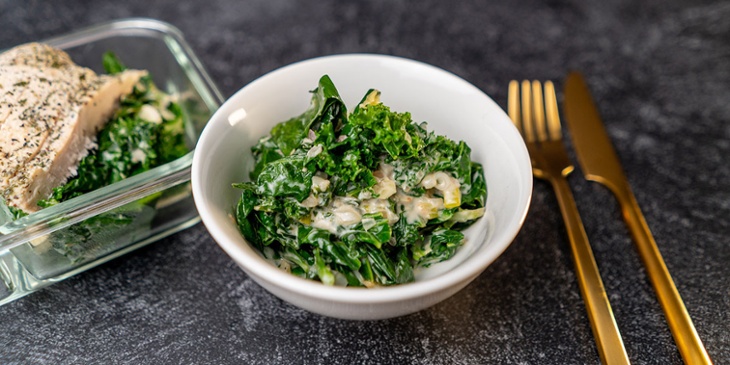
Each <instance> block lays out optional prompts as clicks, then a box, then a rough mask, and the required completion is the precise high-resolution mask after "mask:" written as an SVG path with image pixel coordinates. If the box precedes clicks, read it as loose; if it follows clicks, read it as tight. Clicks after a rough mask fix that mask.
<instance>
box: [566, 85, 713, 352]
mask: <svg viewBox="0 0 730 365" xmlns="http://www.w3.org/2000/svg"><path fill="white" fill-rule="evenodd" d="M564 95H565V100H564V102H563V110H564V114H565V120H566V122H567V124H568V129H569V130H570V134H571V139H572V140H573V146H574V148H575V151H576V154H577V156H578V162H579V163H580V166H581V169H582V170H583V174H584V176H585V178H586V179H588V180H591V181H595V182H598V183H600V184H603V185H605V186H606V187H607V188H608V189H609V190H611V191H612V192H613V194H614V195H615V196H616V199H617V200H618V202H619V204H620V206H621V212H622V215H623V218H624V221H625V222H626V224H627V226H628V228H629V231H630V232H631V235H632V237H633V239H634V242H635V244H636V248H637V251H638V252H639V256H640V257H641V260H642V262H643V263H644V267H645V268H646V271H647V276H648V277H649V279H650V281H651V283H652V285H653V287H654V290H655V291H656V295H657V298H658V299H659V302H660V304H661V305H662V309H663V310H664V315H665V317H666V319H667V323H668V324H669V329H670V331H671V332H672V336H673V337H674V341H675V342H676V343H677V348H678V349H679V352H680V354H681V355H682V358H683V360H684V362H685V364H712V360H710V357H709V355H708V354H707V350H705V347H704V345H703V344H702V340H701V339H700V337H699V335H698V334H697V330H696V329H695V327H694V324H693V323H692V319H691V318H690V316H689V313H688V312H687V308H686V307H685V305H684V302H683V301H682V298H681V296H680V295H679V292H678V291H677V287H676V286H675V285H674V281H673V280H672V277H671V276H670V274H669V270H668V269H667V266H666V264H665V263H664V259H663V258H662V256H661V253H660V252H659V249H658V247H657V245H656V242H655V241H654V237H653V235H652V234H651V231H650V230H649V226H648V225H647V224H646V220H645V219H644V215H643V214H642V213H641V209H640V208H639V204H638V203H637V201H636V197H634V194H633V192H632V191H631V187H630V186H629V183H628V180H627V179H626V176H625V175H624V172H623V169H622V167H621V163H620V161H619V159H618V155H617V154H616V150H614V148H613V144H612V143H611V139H610V137H609V136H608V133H607V132H606V129H605V127H604V125H603V122H602V121H601V117H600V115H599V113H598V108H596V105H595V103H594V102H593V98H592V97H591V94H590V91H589V90H588V85H586V82H585V81H584V79H583V76H582V75H581V74H580V73H577V72H572V73H570V74H569V75H568V77H567V79H566V81H565V91H564Z"/></svg>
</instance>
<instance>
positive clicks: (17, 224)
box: [0, 19, 223, 305]
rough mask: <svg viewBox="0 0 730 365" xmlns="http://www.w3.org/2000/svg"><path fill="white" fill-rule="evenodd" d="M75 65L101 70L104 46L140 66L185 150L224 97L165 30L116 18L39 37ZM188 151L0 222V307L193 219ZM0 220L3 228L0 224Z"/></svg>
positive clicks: (177, 37) (178, 38) (176, 36)
mask: <svg viewBox="0 0 730 365" xmlns="http://www.w3.org/2000/svg"><path fill="white" fill-rule="evenodd" d="M43 43H47V44H50V45H52V46H55V47H58V48H61V49H63V50H65V51H66V52H68V53H69V54H70V55H71V59H72V60H73V61H74V62H75V63H76V64H78V65H81V66H85V67H88V68H91V69H93V70H94V71H95V72H97V73H103V67H102V54H103V53H104V52H107V51H112V52H114V53H116V55H117V56H118V57H119V58H120V59H121V61H122V62H123V63H124V64H125V65H126V66H127V67H129V68H135V69H145V70H148V71H149V73H150V75H151V77H152V79H153V81H154V83H155V84H156V85H157V87H158V88H159V89H160V90H162V91H164V92H166V93H168V94H173V95H177V96H178V97H179V104H180V106H181V107H182V108H183V115H184V122H185V128H186V143H187V144H188V147H189V148H190V150H191V151H192V150H193V148H194V147H195V144H196V141H197V139H198V137H199V136H200V132H201V131H202V129H203V127H204V126H205V124H206V123H207V122H208V119H209V118H210V116H211V115H212V114H213V112H214V111H215V110H216V109H217V108H218V107H219V105H220V104H221V102H222V100H223V98H222V96H221V94H220V92H219V91H218V89H217V88H216V86H215V85H214V84H213V82H212V81H211V79H210V77H209V76H208V74H207V73H206V72H205V70H204V69H203V67H202V66H201V64H200V61H198V59H197V58H196V57H195V55H194V54H193V52H192V51H191V49H190V47H189V46H188V45H187V43H186V42H185V40H184V39H183V36H182V33H181V32H180V31H179V30H178V29H176V28H174V27H173V26H171V25H169V24H167V23H163V22H160V21H156V20H151V19H125V20H118V21H113V22H109V23H104V24H100V25H97V26H92V27H90V28H87V29H84V30H81V31H78V32H74V33H71V34H68V35H65V36H60V37H56V38H52V39H48V40H45V41H43ZM192 160H193V153H192V152H188V153H187V154H186V155H185V156H183V157H181V158H179V159H177V160H175V161H172V162H170V163H168V164H165V165H162V166H159V167H156V168H154V169H152V170H149V171H146V172H144V173H141V174H139V175H135V176H132V177H130V178H127V179H125V180H122V181H120V182H117V183H114V184H112V185H109V186H106V187H104V188H101V189H98V190H95V191H93V192H90V193H87V194H84V195H82V196H80V197H77V198H74V199H71V200H68V201H65V202H63V203H60V204H58V205H55V206H52V207H49V208H45V209H42V210H40V211H38V212H36V213H33V214H31V215H28V216H25V217H23V218H20V219H18V220H15V221H11V222H0V224H1V225H0V305H2V304H5V303H8V302H10V301H12V300H14V299H17V298H20V297H22V296H24V295H26V294H28V293H30V292H33V291H35V290H38V289H40V288H42V287H45V286H48V285H50V284H53V283H55V282H58V281H60V280H63V279H65V278H68V277H70V276H72V275H75V274H77V273H79V272H82V271H84V270H87V269H89V268H91V267H94V266H97V265H99V264H101V263H103V262H106V261H108V260H110V259H112V258H115V257H118V256H120V255H123V254H125V253H127V252H130V251H132V250H135V249H137V248H139V247H142V246H144V245H146V244H149V243H151V242H154V241H156V240H159V239H160V238H162V237H165V236H167V235H170V234H172V233H175V232H178V231H180V230H182V229H185V228H188V227H190V226H192V225H194V224H195V223H197V222H198V221H199V217H198V213H197V211H196V209H195V205H194V203H193V198H192V193H191V189H190V182H189V180H190V167H191V164H192ZM3 223H4V224H3Z"/></svg>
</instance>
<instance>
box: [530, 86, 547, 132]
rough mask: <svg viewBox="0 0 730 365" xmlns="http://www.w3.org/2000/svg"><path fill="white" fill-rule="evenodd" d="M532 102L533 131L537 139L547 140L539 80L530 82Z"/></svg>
mask: <svg viewBox="0 0 730 365" xmlns="http://www.w3.org/2000/svg"><path fill="white" fill-rule="evenodd" d="M532 104H533V107H532V108H533V114H534V116H535V117H534V118H535V133H536V134H537V140H538V141H545V140H547V131H546V130H545V107H544V104H543V98H542V85H540V81H533V82H532Z"/></svg>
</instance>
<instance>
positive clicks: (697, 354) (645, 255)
mask: <svg viewBox="0 0 730 365" xmlns="http://www.w3.org/2000/svg"><path fill="white" fill-rule="evenodd" d="M614 193H615V195H616V198H617V199H618V201H619V204H620V205H621V211H622V213H623V217H624V220H625V221H626V225H627V226H628V228H629V231H630V232H631V236H632V237H633V238H634V242H636V248H637V250H638V252H639V256H640V257H641V260H642V261H643V262H644V267H645V268H646V272H647V274H648V276H649V280H650V281H651V283H652V285H653V286H654V290H655V291H656V295H657V298H659V303H660V304H661V306H662V309H664V315H665V316H666V318H667V323H668V324H669V330H670V331H671V332H672V336H674V342H676V343H677V348H678V349H679V353H680V354H681V355H682V359H683V360H684V363H685V364H687V365H699V364H703V365H704V364H712V360H711V359H710V356H709V355H708V354H707V350H706V349H705V346H704V345H703V344H702V340H701V339H700V336H699V335H698V334H697V330H696V329H695V326H694V324H692V319H691V318H690V316H689V313H688V312H687V308H686V307H685V306H684V302H683V301H682V297H681V296H680V295H679V291H677V287H676V286H675V285H674V281H673V280H672V277H671V276H670V275H669V270H668V269H667V265H666V264H665V263H664V259H663V258H662V254H661V253H660V252H659V248H658V247H657V245H656V242H655V241H654V236H653V235H652V234H651V231H650V230H649V226H648V225H647V224H646V220H645V219H644V215H643V214H642V213H641V209H639V204H638V203H637V201H636V197H634V194H633V193H632V192H631V190H624V191H621V190H614Z"/></svg>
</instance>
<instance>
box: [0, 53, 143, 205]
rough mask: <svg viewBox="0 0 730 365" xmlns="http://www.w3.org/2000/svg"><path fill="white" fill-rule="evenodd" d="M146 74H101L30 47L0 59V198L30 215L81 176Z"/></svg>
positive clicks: (63, 56)
mask: <svg viewBox="0 0 730 365" xmlns="http://www.w3.org/2000/svg"><path fill="white" fill-rule="evenodd" d="M145 75H146V72H145V71H137V70H128V71H124V72H122V73H119V74H117V75H113V76H112V75H97V74H96V73H94V71H92V70H90V69H87V68H84V67H80V66H77V65H76V64H74V63H73V62H72V61H71V59H70V57H69V56H68V54H66V53H65V52H63V51H61V50H58V49H55V48H52V47H50V46H48V45H44V44H39V43H30V44H25V45H21V46H18V47H15V48H13V49H11V50H8V51H6V52H4V53H2V54H0V98H1V99H0V192H2V196H3V198H4V199H5V202H6V204H8V205H9V206H12V207H16V208H19V209H21V210H23V211H25V212H34V211H37V210H38V209H39V207H38V205H37V202H38V201H39V200H41V199H44V198H47V197H48V195H49V194H50V193H51V191H52V189H53V188H54V187H56V186H58V185H60V184H62V183H64V182H65V181H66V180H67V179H68V178H69V177H72V176H74V175H75V174H76V166H77V165H78V163H79V161H81V159H82V158H83V157H84V156H86V155H87V152H88V150H89V149H90V148H93V147H94V141H95V136H96V133H97V132H98V131H99V130H100V129H101V128H102V127H103V126H104V125H105V123H106V122H107V121H108V120H109V118H110V117H111V116H112V114H113V113H114V111H115V110H116V109H117V108H118V106H119V100H120V98H122V97H124V96H126V95H128V94H130V93H131V92H132V89H133V87H134V85H135V84H137V83H138V82H139V80H140V78H142V77H143V76H145Z"/></svg>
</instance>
